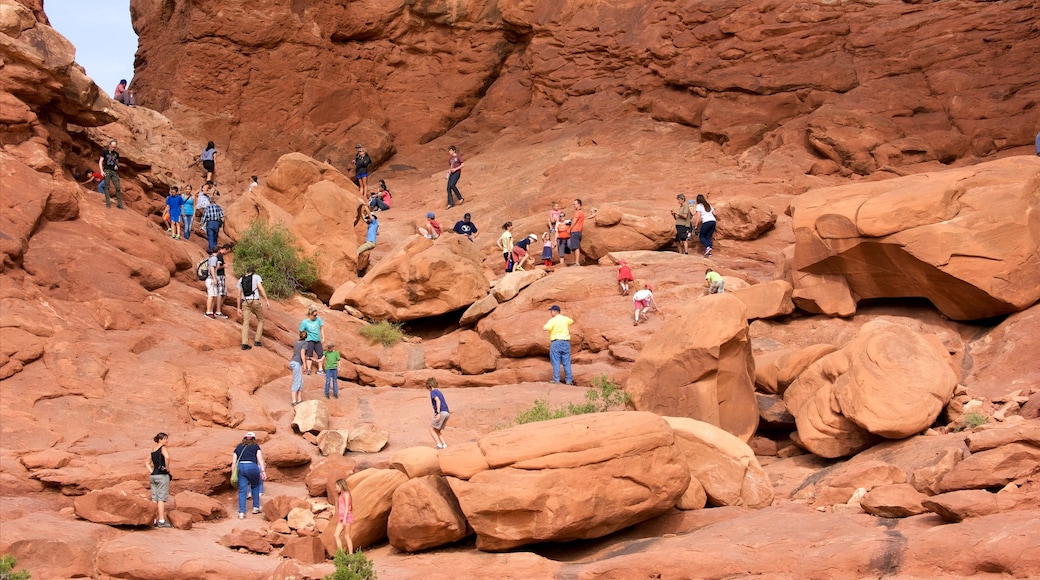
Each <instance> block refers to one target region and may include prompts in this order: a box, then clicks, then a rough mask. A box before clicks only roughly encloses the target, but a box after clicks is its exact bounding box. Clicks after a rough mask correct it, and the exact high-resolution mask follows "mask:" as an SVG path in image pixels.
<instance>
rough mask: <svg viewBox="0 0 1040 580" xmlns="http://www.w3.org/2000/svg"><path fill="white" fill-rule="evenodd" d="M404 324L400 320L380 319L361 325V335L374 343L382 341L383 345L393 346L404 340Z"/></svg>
mask: <svg viewBox="0 0 1040 580" xmlns="http://www.w3.org/2000/svg"><path fill="white" fill-rule="evenodd" d="M402 326H403V325H402V324H401V323H399V322H387V321H386V320H380V321H379V322H373V323H371V324H366V325H364V326H362V327H361V330H360V331H359V332H360V333H361V336H363V337H365V338H367V339H368V340H369V341H370V342H371V343H372V344H375V343H377V342H378V343H382V345H383V346H393V345H395V344H397V343H399V342H401V341H402V340H404V331H403V330H401V327H402Z"/></svg>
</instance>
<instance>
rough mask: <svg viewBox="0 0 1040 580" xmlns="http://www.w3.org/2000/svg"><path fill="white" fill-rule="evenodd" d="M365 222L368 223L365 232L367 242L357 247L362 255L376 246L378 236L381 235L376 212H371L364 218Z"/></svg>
mask: <svg viewBox="0 0 1040 580" xmlns="http://www.w3.org/2000/svg"><path fill="white" fill-rule="evenodd" d="M363 219H364V220H365V223H366V224H368V229H367V230H366V232H365V243H363V244H361V245H360V246H358V248H357V255H358V256H360V255H361V254H364V253H365V252H370V251H372V250H373V249H375V247H376V237H377V236H378V235H379V218H377V217H376V214H374V213H369V214H367V215H365V216H364V218H363Z"/></svg>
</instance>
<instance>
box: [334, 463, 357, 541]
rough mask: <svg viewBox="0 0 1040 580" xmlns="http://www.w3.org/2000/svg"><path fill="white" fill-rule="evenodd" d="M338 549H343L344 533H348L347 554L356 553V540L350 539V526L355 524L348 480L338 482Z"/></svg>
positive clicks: (352, 500) (352, 499)
mask: <svg viewBox="0 0 1040 580" xmlns="http://www.w3.org/2000/svg"><path fill="white" fill-rule="evenodd" d="M336 491H337V492H338V493H337V494H336V495H337V496H338V497H337V498H336V548H337V549H340V550H342V549H343V540H342V538H343V532H344V531H346V532H347V534H346V538H347V552H348V553H353V552H354V540H352V539H351V538H350V524H352V523H354V498H352V497H351V496H350V491H349V490H347V480H345V479H337V480H336Z"/></svg>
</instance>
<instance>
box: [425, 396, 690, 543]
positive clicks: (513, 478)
mask: <svg viewBox="0 0 1040 580" xmlns="http://www.w3.org/2000/svg"><path fill="white" fill-rule="evenodd" d="M449 449H450V448H449ZM476 451H479V453H480V454H481V455H482V456H483V459H484V461H485V462H486V464H487V465H488V467H489V469H485V470H482V471H478V472H476V473H474V474H473V475H472V476H470V477H469V479H468V480H466V479H460V478H457V477H449V478H448V482H449V484H450V485H451V489H452V491H453V492H454V493H455V496H456V497H457V498H458V500H459V504H460V505H461V506H462V511H463V513H464V514H465V515H466V519H467V520H468V521H469V523H470V525H471V526H473V529H474V530H475V531H476V533H477V548H479V549H481V550H487V551H499V550H508V549H510V548H514V547H517V546H522V545H525V544H531V543H536V542H543V541H567V540H575V539H587V538H597V537H601V536H604V535H607V534H610V533H612V532H614V531H617V530H619V529H622V528H625V527H627V526H630V525H632V524H635V523H638V522H641V521H644V520H646V519H649V518H651V517H653V516H655V515H658V514H660V513H663V512H664V511H666V510H668V509H671V508H672V507H673V506H675V504H676V502H677V501H678V499H679V498H680V497H681V496H682V494H683V493H684V492H685V491H686V488H687V486H688V485H689V482H690V476H689V471H688V469H687V467H686V462H685V461H684V459H683V457H682V453H681V452H680V451H679V450H678V448H677V447H676V446H675V436H674V434H673V432H672V429H671V428H670V427H669V426H668V424H667V423H666V422H665V421H664V420H663V419H661V418H660V417H658V416H656V415H653V414H651V413H638V412H615V413H595V414H592V415H579V416H575V417H568V418H565V419H557V420H554V421H545V422H540V423H529V424H526V425H520V426H517V427H512V428H510V429H503V430H501V431H496V432H493V433H490V434H488V435H485V436H483V437H481V438H480V439H479V440H477V444H476ZM473 452H474V451H473V450H472V449H471V451H469V453H473ZM442 453H443V451H442ZM471 463H472V462H471ZM441 467H442V469H443V470H444V471H445V473H450V471H451V470H450V467H449V469H444V468H445V467H446V465H445V463H444V462H443V461H442V463H441Z"/></svg>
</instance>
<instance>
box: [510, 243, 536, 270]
mask: <svg viewBox="0 0 1040 580" xmlns="http://www.w3.org/2000/svg"><path fill="white" fill-rule="evenodd" d="M537 241H538V236H536V235H534V234H531V235H529V236H527V237H526V238H520V239H519V240H517V242H516V243H515V244H514V245H513V255H512V258H513V271H514V272H516V271H523V269H524V264H525V263H527V258H529V257H530V255H529V254H528V250H527V248H528V247H529V246H530V245H531V243H532V242H537Z"/></svg>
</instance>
